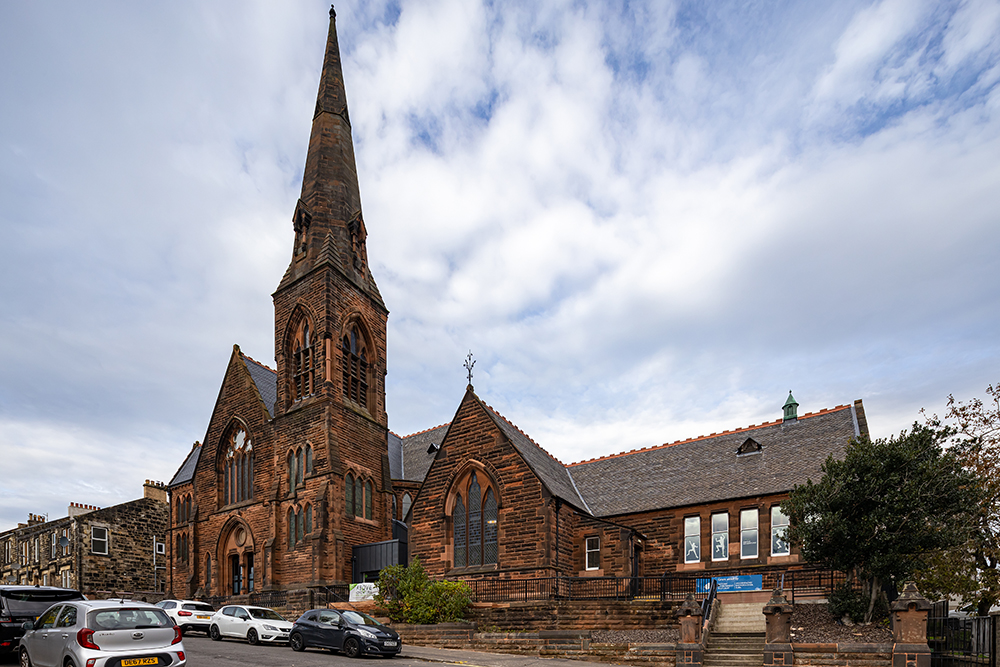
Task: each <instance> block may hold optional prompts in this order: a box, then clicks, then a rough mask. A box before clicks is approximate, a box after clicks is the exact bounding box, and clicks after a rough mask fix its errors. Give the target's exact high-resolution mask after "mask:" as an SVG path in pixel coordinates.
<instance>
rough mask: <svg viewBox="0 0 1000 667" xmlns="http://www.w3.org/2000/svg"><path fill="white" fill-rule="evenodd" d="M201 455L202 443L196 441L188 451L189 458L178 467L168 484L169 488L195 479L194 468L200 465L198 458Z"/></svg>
mask: <svg viewBox="0 0 1000 667" xmlns="http://www.w3.org/2000/svg"><path fill="white" fill-rule="evenodd" d="M200 457H201V443H200V442H196V443H194V446H193V447H192V448H191V451H190V452H188V455H187V458H185V459H184V463H182V464H181V467H180V468H178V469H177V472H176V473H174V477H173V479H171V480H170V483H168V484H167V488H173V487H175V486H180V485H181V484H189V483H190V482H191V480H193V479H194V469H195V468H197V467H198V459H199V458H200Z"/></svg>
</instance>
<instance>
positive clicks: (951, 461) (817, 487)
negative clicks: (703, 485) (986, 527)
mask: <svg viewBox="0 0 1000 667" xmlns="http://www.w3.org/2000/svg"><path fill="white" fill-rule="evenodd" d="M944 437H945V435H944V434H943V433H942V432H941V431H939V430H936V429H932V428H929V427H926V426H921V425H919V424H914V425H913V429H912V430H911V431H910V432H908V433H907V432H906V431H903V432H902V433H900V434H899V436H898V437H894V438H889V439H879V440H875V441H874V442H873V441H871V440H869V439H868V438H861V439H858V440H852V441H851V442H850V443H849V444H848V445H847V449H846V451H845V453H844V458H843V460H838V459H836V458H834V457H833V456H831V457H830V458H828V459H827V460H826V462H825V463H824V464H823V478H822V479H820V481H819V482H817V483H815V484H814V483H813V482H812V480H807V481H806V483H805V484H804V485H798V486H796V487H795V489H794V490H793V491H792V493H791V495H790V497H789V499H788V500H786V501H785V502H783V503H782V504H781V506H782V509H783V511H784V512H785V513H786V514H787V515H788V517H789V519H790V524H791V530H790V532H789V535H790V539H791V541H792V542H793V543H795V544H798V545H799V546H800V548H801V551H802V555H803V557H804V558H806V559H807V560H809V561H811V562H814V563H818V564H821V565H823V566H825V567H829V568H831V569H835V570H840V571H843V572H847V573H848V576H849V579H850V580H853V581H857V582H859V583H860V584H861V585H862V591H863V593H864V594H865V597H866V602H867V605H866V606H867V611H866V612H865V615H864V621H865V622H871V620H872V616H873V614H874V612H875V611H876V609H877V606H876V605H877V603H879V602H881V603H882V604H881V605H879V606H880V607H883V608H884V605H885V602H886V600H885V595H884V593H883V586H884V585H886V584H887V583H888V582H890V581H891V580H893V579H895V580H896V581H899V582H902V581H903V580H904V579H907V578H909V577H911V576H912V575H913V573H914V572H915V571H916V570H917V569H919V568H920V567H921V565H922V564H923V561H924V559H925V558H927V556H928V555H929V554H933V553H935V552H938V551H940V550H942V549H947V548H951V547H954V546H956V545H959V544H963V543H965V542H966V541H967V540H968V537H969V534H970V531H971V529H972V525H973V523H974V517H973V514H974V512H973V511H972V508H973V507H974V506H975V504H976V488H975V484H974V479H973V477H972V476H971V475H970V474H969V473H968V472H967V471H966V470H965V469H964V468H963V467H962V465H961V464H960V462H959V460H958V459H957V458H956V457H955V455H954V454H953V453H951V452H945V451H944V450H943V449H942V446H941V444H942V441H943V438H944Z"/></svg>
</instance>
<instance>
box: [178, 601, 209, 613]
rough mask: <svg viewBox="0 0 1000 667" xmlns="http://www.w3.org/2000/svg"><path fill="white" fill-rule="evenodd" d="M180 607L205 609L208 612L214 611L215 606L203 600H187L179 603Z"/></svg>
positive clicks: (189, 609)
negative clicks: (181, 603) (187, 601)
mask: <svg viewBox="0 0 1000 667" xmlns="http://www.w3.org/2000/svg"><path fill="white" fill-rule="evenodd" d="M181 609H187V610H188V611H207V612H208V613H210V614H214V613H215V608H214V607H213V606H212V605H210V604H205V603H204V602H189V603H187V604H183V605H181Z"/></svg>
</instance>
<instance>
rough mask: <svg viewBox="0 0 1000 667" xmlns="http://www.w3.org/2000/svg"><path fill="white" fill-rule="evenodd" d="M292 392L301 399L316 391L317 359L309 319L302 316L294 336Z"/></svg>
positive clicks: (294, 396)
mask: <svg viewBox="0 0 1000 667" xmlns="http://www.w3.org/2000/svg"><path fill="white" fill-rule="evenodd" d="M291 352H292V355H291V357H292V394H293V400H296V401H301V400H302V399H303V398H306V397H307V396H312V395H313V394H314V393H316V372H315V371H316V359H315V356H316V355H315V350H314V346H313V332H312V331H311V329H310V327H309V320H308V319H306V318H302V321H301V322H299V324H298V326H297V327H296V328H295V335H294V336H293V337H292V350H291Z"/></svg>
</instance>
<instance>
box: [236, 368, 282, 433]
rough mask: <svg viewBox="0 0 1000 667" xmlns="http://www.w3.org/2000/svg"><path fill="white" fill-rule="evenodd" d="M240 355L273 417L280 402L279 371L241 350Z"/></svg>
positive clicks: (268, 412)
mask: <svg viewBox="0 0 1000 667" xmlns="http://www.w3.org/2000/svg"><path fill="white" fill-rule="evenodd" d="M240 356H241V357H242V358H243V363H244V364H246V367H247V371H249V372H250V377H251V378H252V379H253V382H254V384H255V385H257V391H258V392H260V397H261V399H262V400H263V401H264V406H265V407H267V414H268V416H269V417H272V418H273V417H274V406H275V404H276V403H277V402H278V373H277V371H273V370H271V369H270V368H268V367H267V366H265V365H264V364H262V363H260V362H259V361H256V360H255V359H251V358H250V357H248V356H247V355H245V354H243V353H242V352H240Z"/></svg>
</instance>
